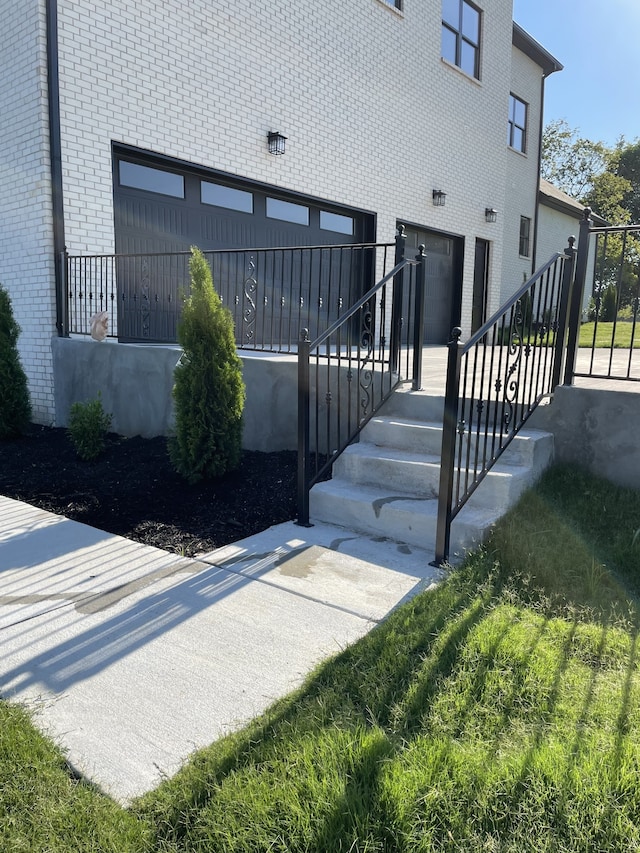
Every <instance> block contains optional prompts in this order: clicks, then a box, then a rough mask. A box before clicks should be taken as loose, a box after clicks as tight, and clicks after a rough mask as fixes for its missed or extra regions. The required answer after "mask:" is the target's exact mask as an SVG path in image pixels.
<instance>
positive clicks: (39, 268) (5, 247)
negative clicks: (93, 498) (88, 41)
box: [0, 0, 56, 422]
mask: <svg viewBox="0 0 640 853" xmlns="http://www.w3.org/2000/svg"><path fill="white" fill-rule="evenodd" d="M0 20H1V21H2V27H1V28H0V282H2V283H3V284H4V285H5V287H6V288H7V289H8V291H9V294H10V296H11V301H12V304H13V312H14V315H15V318H16V320H17V321H18V323H19V324H20V326H21V328H22V334H21V336H20V339H19V341H18V344H19V349H20V355H21V358H22V363H23V366H24V368H25V371H26V373H27V377H28V380H29V390H30V394H31V403H32V407H33V414H34V419H35V420H36V421H40V422H48V421H51V419H52V416H53V415H52V413H53V371H52V363H51V338H52V336H53V335H54V334H55V333H56V329H55V290H54V287H53V240H52V236H51V235H52V230H51V201H50V192H51V188H50V171H49V157H48V117H47V91H46V85H47V82H46V81H47V78H46V56H45V51H46V41H45V15H44V6H43V4H42V3H41V2H40V0H21V2H20V3H16V2H15V0H0Z"/></svg>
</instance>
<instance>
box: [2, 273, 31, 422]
mask: <svg viewBox="0 0 640 853" xmlns="http://www.w3.org/2000/svg"><path fill="white" fill-rule="evenodd" d="M19 335H20V326H18V324H17V323H16V321H15V319H14V316H13V309H12V307H11V299H10V297H9V294H8V292H7V291H6V290H5V289H4V287H3V286H2V285H1V284H0V438H12V437H14V436H16V435H20V433H22V432H24V430H25V429H26V428H27V426H28V424H29V422H30V421H31V401H30V399H29V389H28V385H27V376H26V374H25V372H24V370H23V368H22V364H21V362H20V354H19V352H18V337H19Z"/></svg>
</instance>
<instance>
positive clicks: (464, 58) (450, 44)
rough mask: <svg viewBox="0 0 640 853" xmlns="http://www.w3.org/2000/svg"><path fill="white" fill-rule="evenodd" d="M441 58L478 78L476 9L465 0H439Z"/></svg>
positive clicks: (477, 11)
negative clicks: (440, 10)
mask: <svg viewBox="0 0 640 853" xmlns="http://www.w3.org/2000/svg"><path fill="white" fill-rule="evenodd" d="M442 57H443V59H446V60H447V62H451V63H452V64H453V65H457V66H458V68H461V69H462V71H464V72H465V73H466V74H468V75H469V76H470V77H475V78H476V80H479V79H480V10H479V9H476V7H475V6H472V5H471V3H467V2H466V0H442Z"/></svg>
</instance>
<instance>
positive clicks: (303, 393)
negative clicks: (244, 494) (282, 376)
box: [297, 329, 311, 527]
mask: <svg viewBox="0 0 640 853" xmlns="http://www.w3.org/2000/svg"><path fill="white" fill-rule="evenodd" d="M309 347H310V341H309V330H308V329H303V330H302V332H301V334H300V340H299V341H298V521H297V523H298V524H299V525H301V526H302V527H311V524H310V523H309V400H310V388H309Z"/></svg>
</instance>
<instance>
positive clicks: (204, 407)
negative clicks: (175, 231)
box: [169, 248, 245, 483]
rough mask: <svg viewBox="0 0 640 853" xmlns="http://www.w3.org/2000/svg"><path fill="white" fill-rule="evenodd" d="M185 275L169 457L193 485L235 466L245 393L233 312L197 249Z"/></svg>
mask: <svg viewBox="0 0 640 853" xmlns="http://www.w3.org/2000/svg"><path fill="white" fill-rule="evenodd" d="M189 270H190V273H191V295H190V296H189V298H188V299H187V301H186V302H185V305H184V309H183V312H182V320H181V322H180V324H179V326H178V341H179V343H180V345H181V346H182V349H183V354H182V357H181V359H180V361H179V363H178V366H177V367H176V370H175V384H174V388H173V398H174V401H175V416H176V426H175V435H174V436H172V438H171V440H170V442H169V453H170V456H171V461H172V463H173V466H174V468H175V469H176V471H178V473H179V474H181V475H182V476H183V477H185V479H186V480H188V481H189V482H190V483H196V482H198V481H199V480H202V479H207V478H212V477H219V476H221V475H222V474H224V473H225V472H227V471H230V470H233V469H234V468H237V466H238V465H239V463H240V456H241V450H242V411H243V409H244V398H245V388H244V382H243V381H242V362H241V361H240V359H239V358H238V354H237V352H236V344H235V336H234V330H233V318H232V316H231V312H230V311H229V310H228V309H227V308H225V307H224V306H223V304H222V302H221V301H220V297H219V296H218V294H217V293H216V291H215V289H214V287H213V280H212V277H211V270H210V269H209V265H208V264H207V262H206V260H205V258H204V255H203V254H202V252H200V251H199V250H198V249H195V248H193V249H192V250H191V260H190V262H189Z"/></svg>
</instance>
